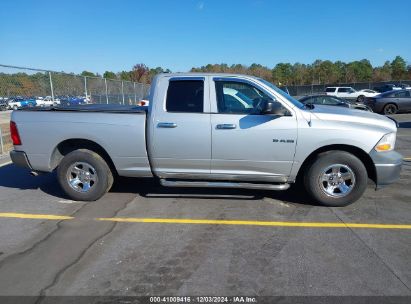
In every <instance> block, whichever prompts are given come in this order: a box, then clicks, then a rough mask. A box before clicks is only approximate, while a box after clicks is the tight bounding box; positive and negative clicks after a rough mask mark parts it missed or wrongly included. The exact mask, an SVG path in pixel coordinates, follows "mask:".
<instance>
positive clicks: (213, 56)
mask: <svg viewBox="0 0 411 304" xmlns="http://www.w3.org/2000/svg"><path fill="white" fill-rule="evenodd" d="M1 2H2V3H1V6H0V64H8V65H16V66H26V67H36V68H42V69H50V70H57V71H65V72H74V73H79V72H81V71H83V70H88V71H92V72H98V73H100V74H102V73H104V71H106V70H109V71H114V72H118V71H122V70H130V69H131V68H132V66H133V65H134V64H137V63H144V64H146V65H147V66H149V67H153V68H154V67H157V66H161V67H163V68H169V69H171V70H172V71H173V72H184V71H188V70H190V69H191V68H192V67H199V66H202V65H206V64H208V63H227V64H234V63H240V64H244V65H250V64H252V63H259V64H262V65H265V66H268V67H270V68H272V67H274V66H275V65H276V64H277V63H279V62H290V63H295V62H300V63H312V62H313V61H314V60H316V59H321V60H327V59H328V60H332V61H336V60H341V61H346V62H348V61H353V60H361V59H363V58H367V59H369V60H370V61H371V63H372V64H373V65H382V64H383V63H384V62H385V61H386V60H392V59H393V58H394V57H395V56H396V55H401V56H402V57H403V58H405V59H406V61H407V62H410V60H411V1H410V0H396V1H395V2H387V1H386V0H385V1H380V0H369V1H362V0H356V1H352V0H343V1H332V0H328V1H322V0H318V1H315V0H311V1H310V0H305V1H304V0H301V1H296V0H281V1H275V0H235V1H234V0H215V1H212V0H201V1H198V0H168V1H166V0H164V1H162V0H147V1H143V0H141V1H137V0H135V1H132V0H129V1H128V0H116V1H111V0H58V1H56V0H52V1H50V0H32V1H28V0H2V1H1Z"/></svg>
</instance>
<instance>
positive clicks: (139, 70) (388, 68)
mask: <svg viewBox="0 0 411 304" xmlns="http://www.w3.org/2000/svg"><path fill="white" fill-rule="evenodd" d="M190 71H191V72H210V73H236V74H248V75H254V76H257V77H261V78H264V79H266V80H268V81H271V82H273V83H275V84H277V85H290V86H291V85H309V84H338V83H353V82H370V81H373V82H379V81H398V80H408V79H411V65H407V63H406V61H405V60H404V58H402V57H401V56H396V57H395V58H394V59H393V60H392V61H386V62H385V63H384V64H383V65H382V66H375V67H373V66H372V64H371V63H370V61H369V60H368V59H362V60H356V61H352V62H348V63H346V62H342V61H335V62H332V61H330V60H319V59H318V60H315V61H314V62H313V63H311V64H304V63H298V62H297V63H294V64H291V63H278V64H276V65H275V66H274V68H269V67H267V66H263V65H261V64H257V63H253V64H251V65H250V66H246V65H243V64H232V65H228V64H225V63H221V64H207V65H204V66H201V67H193V68H191V70H190ZM168 72H171V71H170V70H169V69H163V68H161V67H156V68H149V67H148V66H146V65H145V64H143V63H139V64H136V65H134V66H133V67H132V69H131V70H130V71H121V72H118V73H115V72H112V71H106V72H104V74H103V75H102V76H103V77H104V78H108V79H117V80H128V81H135V82H140V83H146V84H148V83H150V82H151V80H152V78H153V77H154V76H155V75H157V74H158V73H168ZM82 75H83V76H101V75H98V74H94V73H91V72H88V71H84V72H83V73H82Z"/></svg>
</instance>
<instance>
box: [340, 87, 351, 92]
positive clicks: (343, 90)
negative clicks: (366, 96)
mask: <svg viewBox="0 0 411 304" xmlns="http://www.w3.org/2000/svg"><path fill="white" fill-rule="evenodd" d="M349 91H350V90H349V88H338V93H347V92H349Z"/></svg>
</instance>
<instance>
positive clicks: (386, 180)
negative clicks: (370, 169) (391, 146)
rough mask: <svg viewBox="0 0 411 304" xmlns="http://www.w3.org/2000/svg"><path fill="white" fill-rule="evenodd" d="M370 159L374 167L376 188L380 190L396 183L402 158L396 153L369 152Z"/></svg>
mask: <svg viewBox="0 0 411 304" xmlns="http://www.w3.org/2000/svg"><path fill="white" fill-rule="evenodd" d="M370 156H371V159H372V160H373V162H374V165H375V173H376V181H375V184H376V188H377V189H380V188H382V187H384V186H386V185H389V184H392V183H394V182H396V181H397V180H398V179H399V178H400V173H401V166H402V163H403V160H402V159H403V157H402V155H401V154H400V153H398V152H396V151H389V152H377V151H375V150H373V151H372V152H370Z"/></svg>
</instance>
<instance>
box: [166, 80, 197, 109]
mask: <svg viewBox="0 0 411 304" xmlns="http://www.w3.org/2000/svg"><path fill="white" fill-rule="evenodd" d="M203 105H204V81H202V80H171V81H170V83H169V85H168V90H167V99H166V110H167V111H168V112H189V113H202V112H203V108H204V106H203Z"/></svg>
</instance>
